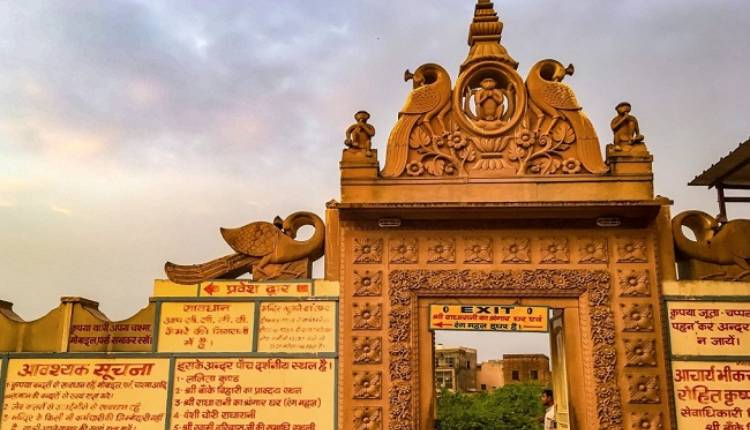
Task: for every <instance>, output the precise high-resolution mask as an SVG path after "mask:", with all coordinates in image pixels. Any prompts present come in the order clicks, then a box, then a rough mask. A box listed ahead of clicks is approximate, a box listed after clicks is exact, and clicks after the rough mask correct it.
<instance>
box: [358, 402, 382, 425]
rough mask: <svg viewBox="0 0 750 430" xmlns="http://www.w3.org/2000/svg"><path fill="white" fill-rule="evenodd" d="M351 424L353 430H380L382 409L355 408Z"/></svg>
mask: <svg viewBox="0 0 750 430" xmlns="http://www.w3.org/2000/svg"><path fill="white" fill-rule="evenodd" d="M352 424H353V425H354V430H382V429H383V408H376V407H367V406H364V407H355V408H354V419H353V423H352Z"/></svg>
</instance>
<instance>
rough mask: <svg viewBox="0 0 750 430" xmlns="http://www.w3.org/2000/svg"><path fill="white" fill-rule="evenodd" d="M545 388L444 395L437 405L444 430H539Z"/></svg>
mask: <svg viewBox="0 0 750 430" xmlns="http://www.w3.org/2000/svg"><path fill="white" fill-rule="evenodd" d="M541 393H542V387H541V386H540V385H536V384H508V385H505V386H503V387H501V388H498V389H496V390H494V391H492V392H490V393H486V392H480V393H470V394H464V393H451V392H449V391H443V392H441V393H440V400H439V401H438V419H439V420H440V429H441V430H540V429H541V428H542V426H541V422H540V418H541V417H542V416H543V415H544V407H543V406H542V403H541V400H540V398H541Z"/></svg>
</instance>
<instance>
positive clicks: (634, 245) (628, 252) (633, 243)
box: [617, 237, 648, 263]
mask: <svg viewBox="0 0 750 430" xmlns="http://www.w3.org/2000/svg"><path fill="white" fill-rule="evenodd" d="M617 262H618V263H647V262H648V254H647V247H646V239H645V238H642V237H618V238H617Z"/></svg>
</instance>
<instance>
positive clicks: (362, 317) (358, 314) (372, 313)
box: [353, 303, 383, 330]
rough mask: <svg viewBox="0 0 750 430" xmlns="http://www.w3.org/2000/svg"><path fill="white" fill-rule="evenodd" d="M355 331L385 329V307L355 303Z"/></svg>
mask: <svg viewBox="0 0 750 430" xmlns="http://www.w3.org/2000/svg"><path fill="white" fill-rule="evenodd" d="M353 308H354V314H353V316H354V325H353V328H354V329H355V330H378V329H380V328H382V327H383V305H381V304H379V303H378V304H372V303H354V306H353Z"/></svg>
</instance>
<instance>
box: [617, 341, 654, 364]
mask: <svg viewBox="0 0 750 430" xmlns="http://www.w3.org/2000/svg"><path fill="white" fill-rule="evenodd" d="M624 342H625V365H626V366H628V367H653V366H656V341H655V340H653V339H625V341H624Z"/></svg>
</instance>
